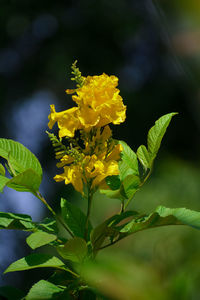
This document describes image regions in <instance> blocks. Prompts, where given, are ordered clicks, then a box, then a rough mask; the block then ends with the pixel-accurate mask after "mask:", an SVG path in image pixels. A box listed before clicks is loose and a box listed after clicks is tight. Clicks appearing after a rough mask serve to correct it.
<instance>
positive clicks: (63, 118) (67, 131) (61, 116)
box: [48, 105, 81, 138]
mask: <svg viewBox="0 0 200 300" xmlns="http://www.w3.org/2000/svg"><path fill="white" fill-rule="evenodd" d="M50 107H51V113H50V115H49V123H48V126H49V128H50V129H52V127H53V126H54V124H55V123H56V122H57V123H58V128H59V137H60V138H61V137H64V136H68V137H73V136H74V132H75V130H77V129H80V128H81V124H80V122H79V119H78V117H77V113H78V107H72V108H70V109H67V110H64V111H62V112H56V111H55V106H54V105H51V106H50Z"/></svg>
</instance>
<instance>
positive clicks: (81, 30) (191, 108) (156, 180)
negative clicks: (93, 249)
mask: <svg viewBox="0 0 200 300" xmlns="http://www.w3.org/2000/svg"><path fill="white" fill-rule="evenodd" d="M199 16H200V3H199V2H198V1H195V0H190V1H189V2H188V1H187V0H175V1H167V0H162V1H161V0H160V1H159V0H157V1H151V0H141V1H137V0H123V1H120V0H110V1H104V0H100V1H93V0H84V1H82V0H80V1H70V0H68V1H64V0H63V1H61V0H60V1H53V0H49V1H46V0H43V1H33V0H29V1H26V0H21V1H17V0H0V132H1V137H4V138H11V139H14V140H17V141H19V142H21V143H23V144H24V145H25V146H26V147H28V148H29V149H30V150H31V151H32V152H33V153H35V155H36V156H37V157H38V158H39V160H40V162H41V164H42V166H43V169H44V179H43V182H42V186H41V192H42V193H43V195H44V196H45V197H46V199H47V200H48V201H49V202H50V203H51V205H52V206H53V207H54V208H55V209H57V207H58V204H59V199H60V196H63V197H65V198H67V199H69V200H72V199H73V198H74V197H75V199H76V201H75V203H78V204H80V205H83V209H84V204H83V203H82V202H81V201H82V200H80V199H79V197H78V195H77V194H76V193H74V192H73V189H72V187H70V186H69V187H66V186H64V184H63V183H59V184H58V183H57V184H56V183H55V182H54V180H53V176H54V175H55V174H56V172H58V171H57V169H56V166H55V160H54V155H53V150H52V148H51V145H50V142H49V140H48V137H47V135H46V133H45V130H47V129H48V128H47V123H48V118H47V117H48V114H49V105H50V104H53V103H54V104H55V105H56V109H57V111H59V110H64V109H67V108H69V107H71V105H72V101H71V97H70V96H68V95H66V94H65V89H66V88H73V87H74V85H73V82H72V81H71V80H70V76H71V74H70V72H71V70H70V66H71V64H72V62H74V60H75V59H77V60H78V66H79V68H80V69H81V71H82V74H83V75H85V76H87V75H98V74H102V73H103V72H105V73H107V74H109V75H116V76H117V77H118V78H119V88H120V91H121V93H120V94H121V96H122V97H123V99H124V103H125V104H126V105H127V119H126V122H125V123H124V124H121V125H120V126H115V127H113V133H114V137H115V138H117V139H123V140H124V141H126V142H127V143H128V144H129V145H130V146H131V147H132V148H133V149H134V150H136V149H137V147H138V146H139V145H140V144H142V143H143V144H144V143H146V135H147V132H148V130H149V128H150V127H151V126H152V125H153V123H154V122H155V120H156V119H158V118H159V117H160V116H161V115H163V114H165V113H168V112H172V111H175V112H179V115H178V116H176V117H175V118H174V120H173V121H172V123H171V125H170V127H169V129H168V131H167V134H166V136H165V138H164V141H163V143H162V147H161V150H160V153H159V156H158V159H157V161H156V163H155V169H154V174H153V175H152V177H151V179H150V180H149V182H148V183H147V184H146V186H145V187H144V189H143V190H142V191H141V192H139V193H138V194H137V195H136V196H135V201H133V203H132V204H131V206H130V207H131V208H133V209H138V210H140V211H141V212H149V211H151V210H152V209H154V208H155V207H156V206H158V205H160V204H162V205H165V206H171V207H179V206H184V207H187V208H191V209H197V210H200V186H199V181H200V169H199V165H200V164H199V163H200V156H199V150H200V141H199V133H200V132H199V131H200V90H199V81H200V80H199V78H200V18H199ZM0 200H1V201H0V210H1V211H9V212H16V213H24V214H30V215H31V216H32V218H33V220H34V221H39V220H41V219H42V218H44V217H45V216H46V215H49V213H48V212H47V211H46V210H45V208H44V207H43V206H42V204H40V203H39V200H37V199H36V198H34V197H33V196H31V195H29V194H28V193H18V192H16V191H14V190H11V189H8V188H7V189H5V192H4V194H2V195H0ZM102 203H103V205H102ZM119 205H120V204H119V202H118V201H117V200H109V199H105V198H104V197H102V196H100V195H97V196H96V200H95V204H94V206H93V215H95V211H96V214H97V213H98V215H97V216H96V217H95V218H94V220H93V222H94V223H97V221H102V220H103V219H104V218H105V217H106V216H108V215H110V214H111V213H113V212H115V211H116V209H118V208H119ZM25 236H26V234H25V233H21V232H12V231H10V232H3V231H1V233H0V268H1V271H3V270H4V269H5V268H6V267H7V266H8V265H9V264H10V263H11V262H13V261H14V260H15V259H19V258H21V257H22V256H24V255H26V254H28V253H30V249H28V246H26V245H25V241H24V238H25ZM115 248H116V250H118V251H123V252H124V253H126V252H127V253H129V254H131V256H132V257H133V258H134V259H135V260H137V261H140V262H142V263H143V264H144V265H145V264H148V265H151V267H152V268H153V269H154V271H155V272H156V274H157V275H158V277H159V278H160V281H161V282H162V284H163V286H165V290H166V291H165V294H166V296H167V297H168V298H167V299H176V300H177V299H181V300H182V299H199V296H200V287H199V284H198V283H199V279H200V271H199V270H200V269H199V263H200V233H199V232H197V231H195V230H193V229H190V228H185V227H181V228H179V227H173V228H172V227H171V228H170V229H168V228H161V229H154V230H149V231H147V232H144V233H143V232H142V233H138V234H137V235H136V236H135V237H132V238H131V237H130V238H128V239H127V240H126V241H125V242H123V243H121V244H119V245H116V247H115ZM113 249H114V248H113ZM120 249H121V250H120ZM105 251H106V250H105ZM31 274H34V275H35V277H37V278H38V277H39V276H43V275H40V274H41V271H39V272H38V271H35V272H31V273H29V272H21V273H14V274H6V275H4V276H2V278H1V279H0V283H1V285H8V284H11V285H15V286H17V287H24V286H26V287H27V288H28V287H30V286H31V285H32V284H33V282H34V280H35V278H34V277H33V276H32V275H31ZM44 274H45V275H44V276H48V274H47V273H44ZM39 279H40V278H39Z"/></svg>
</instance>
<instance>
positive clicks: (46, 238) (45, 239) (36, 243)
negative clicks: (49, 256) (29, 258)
mask: <svg viewBox="0 0 200 300" xmlns="http://www.w3.org/2000/svg"><path fill="white" fill-rule="evenodd" d="M56 239H57V236H56V235H54V234H49V233H47V232H43V231H38V232H34V233H32V234H31V235H29V236H28V237H27V239H26V242H27V244H28V245H29V246H30V247H31V248H32V249H33V250H34V249H36V248H39V247H41V246H44V245H47V244H49V243H50V242H53V241H55V240H56Z"/></svg>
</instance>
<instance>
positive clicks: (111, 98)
mask: <svg viewBox="0 0 200 300" xmlns="http://www.w3.org/2000/svg"><path fill="white" fill-rule="evenodd" d="M83 79H84V84H83V85H82V86H80V85H79V86H78V88H77V89H74V90H66V92H67V93H68V94H75V95H73V96H72V99H73V100H74V101H75V102H76V104H77V107H73V108H70V109H68V110H65V111H62V112H56V111H55V106H54V105H51V113H50V115H49V124H48V126H49V128H50V129H51V128H52V127H53V125H54V124H55V123H56V122H57V124H58V128H59V137H60V138H63V137H66V138H68V139H69V138H70V147H68V148H67V151H66V153H65V155H63V157H62V158H61V161H60V162H59V163H58V164H57V166H58V167H63V168H64V173H63V174H60V175H56V176H55V177H54V179H55V180H56V181H63V180H64V181H65V184H69V183H71V184H72V185H73V186H74V188H75V189H76V190H77V191H78V192H81V193H83V190H84V185H87V186H88V185H89V186H90V188H91V189H92V190H93V191H94V190H96V189H97V187H99V186H102V185H104V186H106V184H105V178H106V177H108V176H112V175H118V174H119V170H118V161H119V159H120V152H121V151H122V146H121V145H120V144H117V143H116V142H115V141H114V140H113V139H112V132H111V130H110V127H109V126H108V124H109V123H113V124H119V123H121V122H124V120H125V112H126V107H125V106H124V104H123V102H122V98H121V96H120V95H119V90H118V89H117V88H116V86H117V84H118V79H117V77H115V76H108V75H106V74H102V75H100V76H88V77H86V78H84V77H82V80H83ZM76 130H79V136H80V137H79V141H77V139H76V138H75V137H74V135H75V131H76ZM107 188H108V186H107Z"/></svg>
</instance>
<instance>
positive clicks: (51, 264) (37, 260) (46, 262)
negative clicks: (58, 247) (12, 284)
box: [4, 253, 65, 274]
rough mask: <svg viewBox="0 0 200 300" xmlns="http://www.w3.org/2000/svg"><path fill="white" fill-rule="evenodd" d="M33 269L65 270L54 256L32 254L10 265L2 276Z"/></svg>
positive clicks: (62, 264)
mask: <svg viewBox="0 0 200 300" xmlns="http://www.w3.org/2000/svg"><path fill="white" fill-rule="evenodd" d="M35 268H58V269H65V265H64V263H63V262H62V261H61V260H60V259H58V258H57V257H55V256H52V255H49V254H44V253H40V254H37V253H34V254H31V255H28V256H26V257H23V258H21V259H19V260H17V261H15V262H14V263H12V264H11V265H10V266H9V267H8V268H7V269H6V270H5V271H4V274H6V273H9V272H15V271H24V270H30V269H35Z"/></svg>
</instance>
